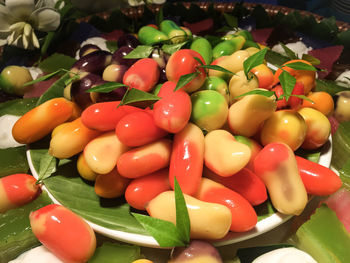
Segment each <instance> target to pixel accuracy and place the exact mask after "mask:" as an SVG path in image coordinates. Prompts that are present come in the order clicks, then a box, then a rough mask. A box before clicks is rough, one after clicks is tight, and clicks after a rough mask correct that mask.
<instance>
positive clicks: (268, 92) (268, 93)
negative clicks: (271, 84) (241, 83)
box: [234, 89, 275, 99]
mask: <svg viewBox="0 0 350 263" xmlns="http://www.w3.org/2000/svg"><path fill="white" fill-rule="evenodd" d="M253 94H257V95H262V96H266V97H271V96H273V95H275V92H273V91H271V90H262V89H255V90H251V91H248V92H246V93H243V94H241V95H239V96H236V97H234V99H239V98H241V97H244V96H247V95H253Z"/></svg>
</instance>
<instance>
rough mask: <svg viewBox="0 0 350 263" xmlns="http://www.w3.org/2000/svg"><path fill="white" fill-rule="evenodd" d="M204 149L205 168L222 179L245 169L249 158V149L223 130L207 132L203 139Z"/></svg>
mask: <svg viewBox="0 0 350 263" xmlns="http://www.w3.org/2000/svg"><path fill="white" fill-rule="evenodd" d="M204 149H205V150H204V162H205V165H206V167H208V168H209V169H210V170H212V171H213V172H215V173H216V174H218V175H220V176H224V177H226V176H230V175H233V174H235V173H237V172H238V171H239V170H241V169H242V168H243V167H245V166H246V165H247V163H248V162H249V160H250V156H251V150H250V148H249V147H248V146H247V145H245V144H243V143H241V142H238V141H236V139H235V137H233V135H232V134H231V133H229V132H228V131H225V130H214V131H211V132H209V133H208V134H207V135H206V136H205V138H204Z"/></svg>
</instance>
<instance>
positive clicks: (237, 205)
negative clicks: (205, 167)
mask: <svg viewBox="0 0 350 263" xmlns="http://www.w3.org/2000/svg"><path fill="white" fill-rule="evenodd" d="M194 197H195V198H198V199H199V200H201V201H204V202H210V203H216V204H222V205H224V206H226V207H227V208H228V209H230V212H231V215H232V217H231V219H232V221H231V226H230V230H231V231H234V232H245V231H248V230H250V229H252V228H253V227H254V226H255V225H256V223H257V221H258V218H257V215H256V213H255V210H254V208H253V207H252V205H251V204H250V203H249V202H248V201H247V200H246V199H245V198H244V197H243V196H241V195H240V194H238V193H236V192H235V191H233V190H231V189H229V188H226V187H225V186H223V185H221V184H219V183H216V182H214V181H212V180H210V179H208V178H202V180H201V185H200V187H199V190H198V192H197V193H196V194H195V195H194Z"/></svg>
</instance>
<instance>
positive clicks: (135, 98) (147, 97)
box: [119, 89, 161, 106]
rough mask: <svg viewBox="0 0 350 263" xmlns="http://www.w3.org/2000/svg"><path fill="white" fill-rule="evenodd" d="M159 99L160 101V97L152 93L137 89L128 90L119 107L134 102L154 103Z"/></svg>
mask: <svg viewBox="0 0 350 263" xmlns="http://www.w3.org/2000/svg"><path fill="white" fill-rule="evenodd" d="M160 99H161V98H160V97H158V96H156V95H154V94H152V93H148V92H145V91H142V90H138V89H128V90H127V92H126V93H125V95H124V97H123V99H122V101H121V103H120V104H119V105H120V106H121V105H125V104H131V103H135V102H144V101H148V102H156V101H158V100H160Z"/></svg>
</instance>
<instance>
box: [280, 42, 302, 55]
mask: <svg viewBox="0 0 350 263" xmlns="http://www.w3.org/2000/svg"><path fill="white" fill-rule="evenodd" d="M279 44H280V45H281V47H282V48H283V50H284V52H286V54H287V57H289V58H290V59H298V56H297V55H296V54H295V53H294V51H293V50H291V49H290V48H289V47H287V46H286V45H285V44H283V43H281V42H280V43H279Z"/></svg>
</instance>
